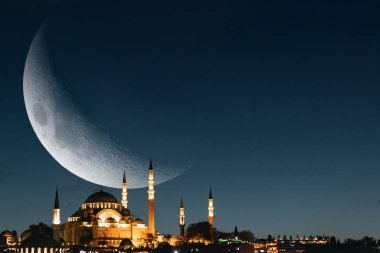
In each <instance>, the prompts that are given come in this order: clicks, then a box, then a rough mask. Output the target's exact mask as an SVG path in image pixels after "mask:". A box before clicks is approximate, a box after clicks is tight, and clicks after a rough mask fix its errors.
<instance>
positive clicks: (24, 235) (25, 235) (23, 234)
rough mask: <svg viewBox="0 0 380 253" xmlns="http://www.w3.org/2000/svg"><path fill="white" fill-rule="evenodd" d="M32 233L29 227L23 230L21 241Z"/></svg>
mask: <svg viewBox="0 0 380 253" xmlns="http://www.w3.org/2000/svg"><path fill="white" fill-rule="evenodd" d="M30 235H31V233H30V229H27V230H25V231H24V232H22V234H21V236H20V237H21V241H24V240H25V239H26V238H28V237H29V236H30Z"/></svg>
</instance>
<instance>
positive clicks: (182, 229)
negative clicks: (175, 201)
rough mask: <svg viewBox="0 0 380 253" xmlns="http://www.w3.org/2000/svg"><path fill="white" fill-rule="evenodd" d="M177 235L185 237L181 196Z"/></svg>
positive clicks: (183, 208) (183, 209)
mask: <svg viewBox="0 0 380 253" xmlns="http://www.w3.org/2000/svg"><path fill="white" fill-rule="evenodd" d="M179 235H180V236H182V237H184V236H185V207H184V205H183V199H182V196H181V203H180V205H179Z"/></svg>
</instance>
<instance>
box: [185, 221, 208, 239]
mask: <svg viewBox="0 0 380 253" xmlns="http://www.w3.org/2000/svg"><path fill="white" fill-rule="evenodd" d="M213 232H214V229H213V228H212V226H211V224H210V223H209V222H207V221H204V222H198V223H192V224H190V225H189V227H188V228H187V229H186V237H187V240H192V241H211V240H212V238H213Z"/></svg>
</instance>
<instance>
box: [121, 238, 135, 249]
mask: <svg viewBox="0 0 380 253" xmlns="http://www.w3.org/2000/svg"><path fill="white" fill-rule="evenodd" d="M130 247H133V243H132V241H131V240H129V239H124V240H122V241H121V242H120V245H119V248H130Z"/></svg>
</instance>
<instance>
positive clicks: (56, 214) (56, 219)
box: [52, 187, 61, 242]
mask: <svg viewBox="0 0 380 253" xmlns="http://www.w3.org/2000/svg"><path fill="white" fill-rule="evenodd" d="M52 223H53V224H52V229H53V237H54V239H55V240H56V241H57V242H59V241H60V232H61V215H60V209H59V198H58V187H56V189H55V199H54V208H53V222H52Z"/></svg>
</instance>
